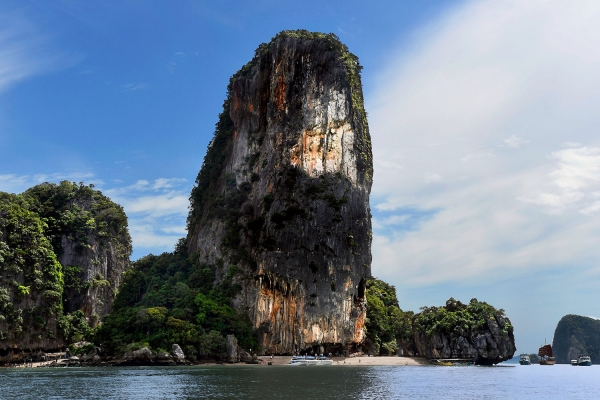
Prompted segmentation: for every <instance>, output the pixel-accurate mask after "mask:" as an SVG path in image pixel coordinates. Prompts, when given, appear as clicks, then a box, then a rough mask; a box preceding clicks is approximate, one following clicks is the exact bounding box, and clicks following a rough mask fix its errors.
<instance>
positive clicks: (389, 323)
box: [365, 278, 513, 355]
mask: <svg viewBox="0 0 600 400" xmlns="http://www.w3.org/2000/svg"><path fill="white" fill-rule="evenodd" d="M366 296H367V320H366V324H365V328H366V340H365V347H366V350H367V351H368V352H370V353H374V354H378V355H388V354H395V353H396V352H397V351H398V350H404V351H405V352H406V354H415V352H416V344H415V334H424V335H425V336H428V337H432V336H435V335H437V334H446V335H451V336H465V337H468V336H469V334H471V333H474V332H482V331H484V330H486V329H488V324H487V321H488V320H490V319H495V318H497V317H504V310H502V309H496V308H494V307H492V306H491V305H489V304H487V303H485V302H481V301H478V300H477V299H471V301H470V302H469V304H463V303H461V302H460V301H458V300H455V299H454V298H450V299H448V301H446V305H445V306H442V307H422V308H421V312H419V313H416V314H415V313H413V312H412V311H402V309H400V307H399V306H398V299H397V298H396V289H395V288H394V286H391V285H389V284H387V283H385V282H384V281H382V280H379V279H375V278H374V279H370V280H368V281H367V283H366ZM500 328H501V329H502V332H501V333H502V334H504V335H512V332H513V327H512V325H511V324H510V323H509V322H508V320H506V321H505V322H504V325H503V326H501V327H500Z"/></svg>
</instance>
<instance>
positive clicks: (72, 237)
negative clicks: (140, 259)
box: [24, 181, 131, 325]
mask: <svg viewBox="0 0 600 400" xmlns="http://www.w3.org/2000/svg"><path fill="white" fill-rule="evenodd" d="M24 196H26V197H29V198H31V199H33V202H32V203H33V205H32V206H31V208H32V209H34V210H35V211H37V213H38V214H39V215H40V216H41V217H42V218H44V219H45V220H46V221H48V227H47V234H48V236H49V237H50V239H51V242H52V245H53V248H54V252H55V253H56V255H57V257H58V261H59V262H60V264H61V265H62V267H63V275H64V280H65V290H64V294H63V304H64V312H65V313H70V312H73V311H77V310H81V311H83V313H84V315H85V318H86V319H87V320H88V321H89V322H90V324H91V325H95V324H96V323H97V322H98V321H99V320H100V319H101V318H102V317H104V316H105V315H106V314H108V313H109V312H110V307H111V305H112V303H113V300H114V296H115V294H116V292H117V290H118V287H119V285H120V283H121V279H122V275H123V272H125V271H126V270H127V269H128V268H129V267H130V262H129V256H130V255H131V237H130V236H129V231H128V229H127V216H126V215H125V212H124V211H123V208H122V207H121V206H119V205H118V204H115V203H114V202H112V201H111V200H110V199H109V198H107V197H105V196H104V195H102V193H100V192H99V191H97V190H94V189H93V185H91V187H90V186H86V185H83V184H79V185H77V184H75V183H71V182H68V181H63V182H61V183H60V185H56V184H51V183H43V184H41V185H37V186H35V187H33V188H31V189H28V190H27V191H26V192H25V193H24Z"/></svg>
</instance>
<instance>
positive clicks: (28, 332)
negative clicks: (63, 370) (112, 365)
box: [0, 192, 63, 361]
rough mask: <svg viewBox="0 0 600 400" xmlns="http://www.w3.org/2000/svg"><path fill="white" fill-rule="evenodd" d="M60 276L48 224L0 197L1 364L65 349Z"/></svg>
mask: <svg viewBox="0 0 600 400" xmlns="http://www.w3.org/2000/svg"><path fill="white" fill-rule="evenodd" d="M61 270H62V268H61V265H60V264H59V263H58V261H57V259H56V255H55V254H54V251H53V249H52V245H51V243H50V241H49V240H48V238H47V237H46V236H45V234H44V222H43V221H42V220H41V219H40V217H39V216H38V215H37V214H36V213H34V212H31V211H30V210H29V209H28V207H27V203H26V202H25V201H24V200H23V199H22V198H18V197H17V196H15V195H9V194H7V193H2V192H0V361H5V360H6V358H5V357H7V356H9V352H10V351H12V350H13V349H22V348H29V349H32V348H47V349H53V348H58V347H60V346H62V344H63V342H62V335H61V333H60V332H59V330H60V329H59V326H58V325H59V324H58V319H59V318H60V316H61V315H62V306H61V293H62V290H63V277H62V273H61V272H62V271H61Z"/></svg>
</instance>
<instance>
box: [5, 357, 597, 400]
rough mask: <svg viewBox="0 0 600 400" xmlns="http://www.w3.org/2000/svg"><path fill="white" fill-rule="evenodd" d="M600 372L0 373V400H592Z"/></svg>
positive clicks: (247, 369)
mask: <svg viewBox="0 0 600 400" xmlns="http://www.w3.org/2000/svg"><path fill="white" fill-rule="evenodd" d="M598 397H600V366H592V367H572V366H570V365H554V366H539V365H532V366H520V365H514V364H513V365H509V364H507V365H505V366H502V365H499V366H495V367H475V366H472V367H433V366H431V367H430V366H425V367H417V366H394V367H358V366H356V367H354V366H330V367H291V366H211V367H199V366H197V367H164V368H161V367H140V368H111V367H106V368H68V369H65V368H63V369H49V368H48V369H47V368H33V369H2V370H0V398H1V399H37V400H40V399H104V400H108V399H275V398H282V399H409V398H410V399H414V398H436V399H518V398H523V399H527V398H532V399H533V398H537V399H540V398H543V399H548V398H557V399H591V398H598Z"/></svg>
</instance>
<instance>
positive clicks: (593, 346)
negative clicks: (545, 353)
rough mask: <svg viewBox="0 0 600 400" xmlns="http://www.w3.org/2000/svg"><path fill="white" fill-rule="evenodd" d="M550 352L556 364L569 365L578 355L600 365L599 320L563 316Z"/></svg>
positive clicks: (577, 316) (579, 316) (557, 326)
mask: <svg viewBox="0 0 600 400" xmlns="http://www.w3.org/2000/svg"><path fill="white" fill-rule="evenodd" d="M552 350H553V352H554V356H555V357H556V362H557V363H558V364H569V363H570V362H571V360H576V359H577V357H578V356H580V355H589V356H590V357H591V358H592V363H594V364H598V363H600V320H597V319H594V318H590V317H584V316H581V315H573V314H569V315H565V316H564V317H562V318H561V319H560V321H559V322H558V324H557V325H556V330H555V331H554V338H553V339H552Z"/></svg>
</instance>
